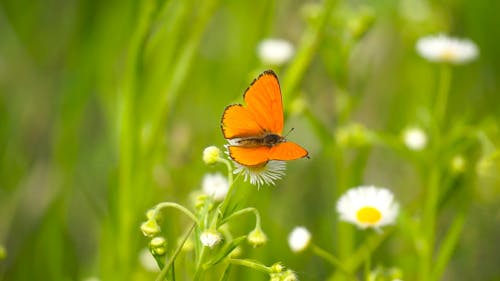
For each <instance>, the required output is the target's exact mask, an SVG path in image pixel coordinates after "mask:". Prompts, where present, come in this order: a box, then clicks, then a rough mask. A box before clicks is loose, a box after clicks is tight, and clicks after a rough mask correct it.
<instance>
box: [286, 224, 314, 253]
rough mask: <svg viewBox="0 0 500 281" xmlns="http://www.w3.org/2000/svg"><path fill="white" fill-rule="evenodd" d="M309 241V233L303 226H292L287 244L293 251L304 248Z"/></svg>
mask: <svg viewBox="0 0 500 281" xmlns="http://www.w3.org/2000/svg"><path fill="white" fill-rule="evenodd" d="M309 242H311V233H310V232H309V230H307V228H305V227H303V226H298V227H296V228H294V229H293V230H292V232H290V235H288V245H289V246H290V249H291V250H292V251H293V252H295V253H298V252H301V251H303V250H305V249H306V248H307V246H309Z"/></svg>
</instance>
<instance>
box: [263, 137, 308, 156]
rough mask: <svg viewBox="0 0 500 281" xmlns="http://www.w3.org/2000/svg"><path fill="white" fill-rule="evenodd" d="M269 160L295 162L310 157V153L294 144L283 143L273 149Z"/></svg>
mask: <svg viewBox="0 0 500 281" xmlns="http://www.w3.org/2000/svg"><path fill="white" fill-rule="evenodd" d="M268 157H269V160H295V159H299V158H303V157H308V152H307V150H305V149H304V148H302V147H301V146H300V145H298V144H296V143H294V142H288V141H286V142H282V143H279V144H277V145H275V146H273V147H271V150H270V153H269V156H268Z"/></svg>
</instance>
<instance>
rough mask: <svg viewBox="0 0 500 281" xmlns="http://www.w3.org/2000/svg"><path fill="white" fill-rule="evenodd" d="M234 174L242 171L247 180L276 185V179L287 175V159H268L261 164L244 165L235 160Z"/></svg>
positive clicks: (256, 183)
mask: <svg viewBox="0 0 500 281" xmlns="http://www.w3.org/2000/svg"><path fill="white" fill-rule="evenodd" d="M234 165H235V167H236V168H235V169H234V171H233V173H234V174H239V173H241V174H242V175H243V177H244V179H245V181H250V183H251V184H253V185H257V186H259V187H260V186H261V185H265V184H267V185H274V181H277V180H279V179H281V178H282V177H283V176H284V175H285V170H286V162H285V161H275V160H271V161H268V162H267V163H266V164H264V165H260V166H244V165H241V164H239V163H237V162H234Z"/></svg>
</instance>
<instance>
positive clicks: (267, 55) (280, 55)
mask: <svg viewBox="0 0 500 281" xmlns="http://www.w3.org/2000/svg"><path fill="white" fill-rule="evenodd" d="M294 52H295V50H294V48H293V45H292V44H291V43H290V42H288V41H286V40H283V39H274V38H269V39H265V40H263V41H261V42H260V43H259V46H258V47H257V54H258V56H259V59H260V60H261V61H262V62H263V63H265V64H270V65H282V64H284V63H286V62H288V61H289V60H290V59H291V58H292V56H293V55H294Z"/></svg>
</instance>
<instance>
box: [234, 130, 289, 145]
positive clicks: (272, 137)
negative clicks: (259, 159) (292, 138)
mask: <svg viewBox="0 0 500 281" xmlns="http://www.w3.org/2000/svg"><path fill="white" fill-rule="evenodd" d="M285 141H286V140H285V138H284V137H282V136H280V135H277V134H273V133H266V134H265V135H263V136H260V137H249V138H238V139H233V140H232V141H231V143H233V145H237V146H243V147H255V146H268V147H272V146H274V145H277V144H279V143H282V142H285Z"/></svg>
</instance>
